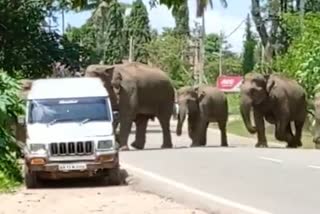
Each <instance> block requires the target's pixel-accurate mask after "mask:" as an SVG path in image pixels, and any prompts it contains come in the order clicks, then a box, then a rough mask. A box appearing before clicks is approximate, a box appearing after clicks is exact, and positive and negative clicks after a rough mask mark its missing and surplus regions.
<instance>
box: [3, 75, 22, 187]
mask: <svg viewBox="0 0 320 214" xmlns="http://www.w3.org/2000/svg"><path fill="white" fill-rule="evenodd" d="M19 91H20V85H19V83H18V81H17V80H16V79H14V78H12V77H10V76H9V75H8V74H7V73H5V72H4V71H3V70H0V189H8V188H10V187H12V186H16V185H18V184H19V183H20V182H21V181H22V176H21V169H20V166H19V163H18V158H17V152H18V151H19V148H18V146H17V145H16V144H15V137H14V134H13V131H12V129H11V127H10V124H12V121H16V118H17V116H18V115H19V114H23V113H24V112H23V110H24V108H23V105H22V100H21V99H20V98H19Z"/></svg>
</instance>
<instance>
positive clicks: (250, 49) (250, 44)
mask: <svg viewBox="0 0 320 214" xmlns="http://www.w3.org/2000/svg"><path fill="white" fill-rule="evenodd" d="M243 46H244V48H243V49H244V50H243V60H242V70H243V74H246V73H248V72H252V71H253V69H254V66H255V47H256V40H255V38H254V35H253V33H252V31H251V21H250V16H249V15H248V17H247V21H246V40H245V41H244V45H243Z"/></svg>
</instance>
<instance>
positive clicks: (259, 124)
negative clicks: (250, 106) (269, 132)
mask: <svg viewBox="0 0 320 214" xmlns="http://www.w3.org/2000/svg"><path fill="white" fill-rule="evenodd" d="M253 115H254V123H255V124H256V129H257V137H258V142H257V144H256V145H255V147H268V143H267V137H266V132H265V126H264V118H263V115H262V114H261V113H260V112H257V111H255V110H254V111H253Z"/></svg>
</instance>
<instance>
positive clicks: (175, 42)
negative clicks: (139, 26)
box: [147, 29, 192, 88]
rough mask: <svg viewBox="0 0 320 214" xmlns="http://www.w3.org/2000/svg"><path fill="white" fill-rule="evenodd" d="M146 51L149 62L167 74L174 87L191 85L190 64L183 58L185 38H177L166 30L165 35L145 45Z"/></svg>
mask: <svg viewBox="0 0 320 214" xmlns="http://www.w3.org/2000/svg"><path fill="white" fill-rule="evenodd" d="M169 32H171V33H169ZM147 50H148V51H149V54H150V62H151V63H152V64H153V65H155V66H156V67H159V68H161V69H162V70H163V71H165V72H167V73H168V74H169V76H170V78H171V79H172V80H173V84H174V85H175V87H177V88H179V87H181V86H183V85H188V84H191V83H192V77H191V72H190V64H189V63H188V61H187V59H186V58H185V57H184V54H185V52H186V51H187V40H186V39H185V38H183V37H177V36H176V35H175V33H174V31H173V30H172V29H171V30H169V29H167V32H166V33H165V34H162V35H160V36H159V37H158V38H157V39H155V40H152V41H151V42H150V43H149V44H148V45H147Z"/></svg>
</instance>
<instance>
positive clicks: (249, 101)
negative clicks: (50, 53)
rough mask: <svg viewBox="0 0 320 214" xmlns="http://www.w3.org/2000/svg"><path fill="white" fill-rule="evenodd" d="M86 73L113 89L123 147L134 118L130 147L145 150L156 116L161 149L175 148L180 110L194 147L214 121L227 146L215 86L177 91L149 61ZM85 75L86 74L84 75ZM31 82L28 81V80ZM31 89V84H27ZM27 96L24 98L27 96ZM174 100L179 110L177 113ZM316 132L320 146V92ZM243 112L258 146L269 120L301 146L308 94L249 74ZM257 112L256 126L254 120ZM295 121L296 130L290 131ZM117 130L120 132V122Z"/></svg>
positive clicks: (221, 99)
mask: <svg viewBox="0 0 320 214" xmlns="http://www.w3.org/2000/svg"><path fill="white" fill-rule="evenodd" d="M84 76H86V77H98V78H100V79H101V80H102V82H103V84H104V86H105V88H106V90H107V91H108V93H109V96H110V100H111V104H112V108H113V110H114V111H119V125H120V131H119V135H118V137H117V139H118V141H119V145H120V149H121V150H128V149H129V146H128V137H129V134H130V131H131V127H132V124H133V122H134V123H135V125H136V134H135V140H134V142H133V143H131V146H132V147H133V148H135V149H144V147H145V143H146V129H147V124H148V121H149V119H152V120H154V118H157V119H158V121H159V123H160V125H161V128H162V137H163V141H162V146H161V147H162V148H172V147H173V144H172V138H171V132H170V119H171V117H172V115H174V114H175V113H176V117H177V120H178V122H177V127H176V134H177V135H178V136H180V135H181V134H182V126H183V123H184V121H185V119H186V118H187V123H188V135H189V138H190V139H191V146H192V147H193V146H205V145H206V142H207V139H206V135H207V129H208V125H209V123H210V122H216V123H217V124H218V127H219V129H220V143H221V146H228V140H227V122H228V101H227V97H226V95H225V94H224V92H222V91H220V90H219V89H218V88H216V87H215V86H213V85H212V86H211V85H200V86H184V87H181V88H179V89H177V90H175V88H174V86H173V84H172V81H171V79H170V78H169V77H168V75H167V74H166V73H165V72H164V71H162V70H160V69H158V68H154V67H151V66H149V65H146V64H142V63H138V62H133V63H124V64H114V65H98V64H94V65H89V66H88V67H87V68H86V70H85V74H84ZM80 78H81V77H80ZM25 83H26V84H27V85H28V84H29V82H28V81H26V82H25ZM23 90H28V87H25V88H23ZM22 96H25V95H24V94H22ZM175 101H176V102H177V104H178V107H179V108H178V109H179V110H178V112H174V106H175ZM314 106H315V110H316V111H315V117H316V131H315V134H314V142H315V143H316V144H320V94H319V95H317V96H316V99H315V102H314ZM239 107H240V112H241V116H242V119H243V122H244V124H245V127H246V129H247V130H248V132H250V133H252V134H254V133H256V134H257V144H256V147H267V146H268V144H267V139H266V134H265V121H267V122H269V123H270V124H273V125H274V126H275V137H276V139H277V140H279V141H284V142H286V143H287V147H289V148H297V147H301V146H302V142H301V135H302V129H303V126H304V123H305V120H306V116H307V113H308V112H307V95H306V92H305V90H304V89H303V88H302V87H301V86H300V85H299V84H298V83H297V82H296V81H295V80H291V79H288V78H286V77H283V76H281V75H279V74H270V75H262V74H258V73H248V74H246V75H245V76H244V79H243V83H242V85H241V87H240V103H239ZM251 113H253V119H254V124H255V125H253V124H252V122H251V117H250V115H251ZM291 122H293V123H294V127H295V133H293V130H292V129H291ZM114 128H115V130H116V128H117V123H115V125H114Z"/></svg>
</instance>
